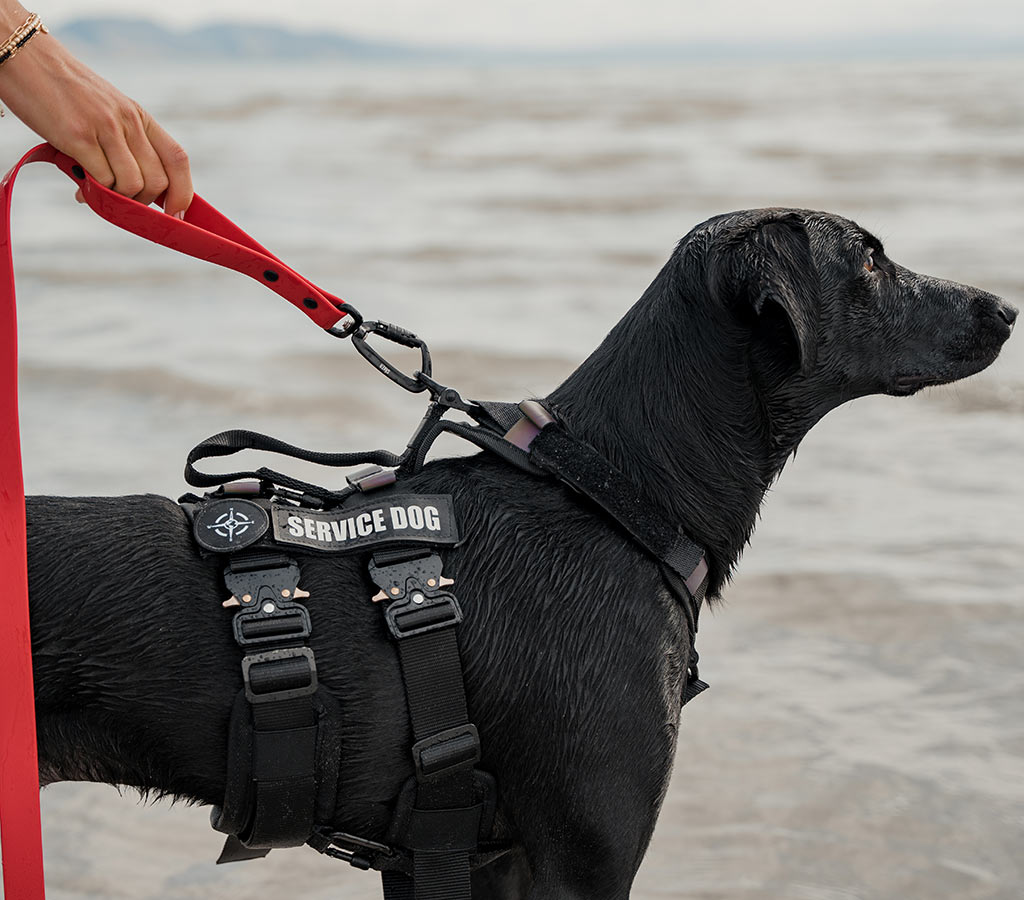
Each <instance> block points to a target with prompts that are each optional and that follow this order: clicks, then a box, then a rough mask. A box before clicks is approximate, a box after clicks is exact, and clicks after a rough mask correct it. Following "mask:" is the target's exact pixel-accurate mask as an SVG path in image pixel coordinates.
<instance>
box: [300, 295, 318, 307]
mask: <svg viewBox="0 0 1024 900" xmlns="http://www.w3.org/2000/svg"><path fill="white" fill-rule="evenodd" d="M302 305H303V306H304V307H306V309H316V308H317V306H318V305H319V304H318V303H317V302H316V300H314V299H313V298H312V297H303V298H302Z"/></svg>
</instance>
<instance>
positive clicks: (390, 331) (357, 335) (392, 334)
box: [352, 322, 430, 394]
mask: <svg viewBox="0 0 1024 900" xmlns="http://www.w3.org/2000/svg"><path fill="white" fill-rule="evenodd" d="M370 334H378V335H380V336H381V337H382V338H384V339H385V340H388V341H391V342H392V343H395V344H401V345H402V346H403V347H412V348H413V349H414V350H419V351H420V368H419V371H417V372H414V373H413V374H412V375H411V376H410V375H406V374H405V373H404V372H402V371H401V370H400V369H396V368H395V367H394V366H393V365H392V364H391V363H389V362H388V361H387V360H386V359H385V358H384V357H383V356H381V355H380V354H379V353H378V352H377V351H376V350H374V349H373V347H371V346H370V345H369V344H368V343H367V342H366V336H367V335H370ZM352 343H353V344H355V348H356V350H358V351H359V354H360V355H361V356H362V357H363V358H364V359H366V360H368V361H369V363H370V364H371V365H372V366H373V367H374V368H375V369H380V371H381V372H383V373H384V374H385V375H387V376H388V378H390V379H391V380H392V381H393V382H394V383H395V384H397V385H399V386H400V387H403V388H405V389H406V390H407V391H409V392H410V393H412V394H418V393H420V392H421V391H425V390H426V389H427V385H426V384H424V383H423V382H422V381H420V380H419V375H420V373H421V372H422V373H423V374H424V375H426V376H427V377H428V378H429V377H430V351H429V350H428V349H427V345H426V342H424V341H422V340H420V338H418V337H416V335H414V334H413V333H412V332H411V331H406V330H405V329H404V328H400V327H399V326H398V325H392V324H390V323H389V322H363V324H362V325H361V326H360V327H359V328H357V329H356V331H355V332H353V334H352Z"/></svg>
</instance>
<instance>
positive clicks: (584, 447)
mask: <svg viewBox="0 0 1024 900" xmlns="http://www.w3.org/2000/svg"><path fill="white" fill-rule="evenodd" d="M530 461H531V462H533V463H535V464H536V465H538V466H540V467H541V468H543V469H545V470H547V471H548V472H551V473H552V474H553V475H555V477H557V478H558V479H559V480H560V481H563V482H564V483H565V484H567V485H569V487H571V488H573V490H575V491H578V492H579V493H581V494H583V495H584V496H585V497H587V498H589V499H590V500H592V501H593V502H594V503H596V504H597V505H598V506H600V507H601V508H602V509H603V510H604V511H605V512H607V513H608V515H610V516H611V517H612V518H613V519H614V520H615V521H616V522H618V523H619V525H621V526H622V527H623V528H624V529H625V530H626V531H627V532H629V534H630V535H631V536H632V537H633V539H634V540H635V541H637V543H639V544H640V545H642V546H643V547H645V548H646V549H647V550H648V551H649V552H650V553H651V554H653V555H654V556H655V557H657V558H658V559H660V560H663V561H664V562H665V563H666V564H667V565H669V566H671V567H672V569H674V570H675V571H676V572H678V573H679V575H680V576H681V577H682V578H683V580H684V581H685V580H686V579H687V578H689V577H690V575H691V574H692V573H693V570H694V567H695V566H696V565H697V563H698V562H699V561H700V559H701V558H702V557H703V555H704V551H703V549H702V548H701V547H700V546H699V545H697V544H696V543H694V542H693V541H692V540H690V539H689V538H688V537H687V536H686V535H685V534H683V533H682V532H681V530H680V529H679V528H678V527H677V526H676V524H675V522H674V518H673V517H672V516H671V515H669V514H668V513H666V512H665V511H664V510H662V509H661V504H659V503H657V502H656V501H654V500H653V499H652V498H651V497H650V495H649V494H646V493H642V492H641V491H640V490H639V488H637V486H636V485H635V484H634V483H633V481H632V479H630V478H627V477H626V476H625V475H623V473H622V472H620V471H619V470H618V469H616V468H615V466H613V465H612V464H611V463H610V462H609V461H608V460H607V459H605V458H604V457H603V456H602V455H601V454H600V453H598V452H597V451H596V450H595V449H594V448H593V447H591V446H590V445H589V444H586V443H584V442H583V441H580V440H578V439H576V438H573V437H570V436H569V435H568V434H567V433H566V431H565V430H564V429H563V428H562V427H561V426H558V425H551V426H548V427H547V428H544V429H543V430H542V431H541V432H540V433H539V434H538V435H537V437H536V438H534V440H533V443H532V444H531V446H530Z"/></svg>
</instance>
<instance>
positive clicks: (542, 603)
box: [28, 210, 1016, 900]
mask: <svg viewBox="0 0 1024 900" xmlns="http://www.w3.org/2000/svg"><path fill="white" fill-rule="evenodd" d="M869 254H870V255H871V256H872V258H873V262H874V269H873V271H868V269H866V268H865V262H866V261H867V258H868V256H869ZM1015 314H1016V313H1015V311H1014V310H1013V308H1012V307H1010V306H1009V305H1008V304H1006V303H1004V302H1003V301H1001V300H999V299H998V298H996V297H994V296H992V295H990V294H986V293H985V292H983V291H980V290H977V289H975V288H971V287H966V286H963V285H958V284H953V283H951V282H944V281H939V280H936V279H932V278H927V277H925V276H921V275H917V274H915V273H912V272H910V271H908V270H906V269H904V268H902V267H900V266H898V265H896V264H895V263H893V262H891V261H890V260H889V259H888V257H887V256H886V255H885V253H884V252H883V250H882V247H881V244H880V242H879V241H878V240H877V239H875V238H873V237H872V236H871V235H869V234H867V233H866V232H865V231H864V230H863V229H861V228H859V227H858V226H857V225H855V224H854V223H852V222H849V221H847V220H845V219H841V218H839V217H837V216H833V215H829V214H825V213H818V212H808V211H800V210H755V211H748V212H741V213H734V214H731V215H728V216H721V217H717V218H715V219H712V220H710V221H708V222H706V223H704V224H703V225H701V226H698V227H697V228H696V229H694V230H693V231H692V232H691V233H690V234H689V235H687V237H686V238H684V239H683V241H681V242H680V244H679V246H678V247H677V249H676V250H675V252H674V253H673V255H672V257H671V259H670V260H669V261H668V263H667V264H666V266H665V267H664V268H663V269H662V271H661V272H660V273H659V274H658V276H657V277H656V278H655V280H654V282H653V284H652V285H651V286H650V287H649V288H648V289H647V291H646V292H645V294H644V295H643V297H642V298H641V299H640V301H639V302H638V303H637V304H636V305H635V306H634V307H633V309H632V310H630V312H629V313H628V314H627V315H626V317H625V318H624V319H623V320H622V321H621V322H620V323H619V324H618V325H617V326H616V327H615V329H614V330H613V331H612V332H611V334H610V335H609V336H608V338H607V339H606V340H605V341H604V343H603V344H602V345H601V346H600V347H599V348H598V350H597V351H596V352H595V353H594V354H593V355H592V356H590V357H589V358H588V359H587V360H586V361H585V362H584V363H583V365H581V366H580V368H579V369H578V370H577V371H576V372H575V373H574V374H573V375H572V376H570V377H569V379H568V380H567V381H566V382H565V383H564V384H563V385H561V386H560V387H559V388H557V389H556V390H555V391H554V392H553V393H552V394H551V395H550V397H549V398H548V399H549V401H550V404H551V405H552V406H553V408H554V409H555V410H557V412H558V414H559V416H560V417H562V418H563V419H564V421H565V422H566V423H567V424H568V425H569V426H570V427H571V428H572V429H573V430H574V431H575V432H576V433H577V434H579V435H580V436H582V437H584V438H585V439H586V440H588V441H590V442H591V443H592V444H593V445H594V446H595V447H597V448H598V449H599V450H601V451H602V452H603V453H605V454H606V455H607V456H608V457H609V458H610V459H611V460H613V461H614V462H615V463H616V464H617V465H618V466H620V467H621V468H622V469H624V470H627V471H629V472H632V473H634V475H635V476H636V477H637V478H639V479H642V480H643V482H644V483H645V484H646V485H647V486H648V487H649V489H650V491H651V492H652V493H653V494H657V496H658V497H659V498H660V499H661V501H662V502H663V503H664V504H666V505H667V506H668V507H669V508H670V509H671V510H672V511H673V512H674V513H675V514H676V515H677V516H678V520H679V521H680V522H682V523H685V524H686V526H687V528H688V529H689V531H690V533H691V534H692V535H693V537H695V538H696V539H697V540H698V541H700V542H701V543H702V544H704V545H705V546H706V547H707V548H708V551H709V561H710V566H711V578H712V581H711V591H710V593H711V595H712V596H717V595H718V594H719V593H720V591H721V589H722V587H723V585H724V584H725V582H726V580H727V579H728V577H729V573H730V571H731V569H732V567H733V565H734V564H735V562H736V560H737V558H738V556H739V554H740V552H741V550H742V548H743V546H744V545H745V543H746V542H747V540H748V539H749V537H750V534H751V531H752V529H753V527H754V522H755V519H756V516H757V511H758V507H759V505H760V502H761V500H762V498H763V495H764V492H765V490H766V489H767V487H768V486H769V484H770V483H771V482H772V480H773V479H774V478H775V477H776V476H777V475H778V474H779V472H780V470H781V469H782V466H783V464H784V462H785V461H786V459H787V457H788V456H789V455H790V454H791V453H792V452H793V451H794V450H795V448H796V446H797V444H798V443H799V441H800V440H801V438H802V437H803V436H804V435H805V434H806V433H807V431H808V429H810V427H811V426H812V425H813V424H814V423H815V422H816V421H818V419H820V418H821V417H822V416H823V415H824V414H825V413H826V412H828V411H829V410H830V409H832V408H834V407H836V406H838V405H839V404H840V403H843V402H845V401H847V400H850V399H853V398H855V397H858V396H863V395H866V394H872V393H891V394H906V393H912V392H913V391H914V390H916V389H918V388H919V387H921V386H923V385H924V384H935V383H941V382H947V381H952V380H955V379H957V378H962V377H965V376H967V375H970V374H972V373H974V372H977V371H979V370H981V369H983V368H984V367H985V366H987V365H988V364H989V363H991V362H992V361H993V360H994V359H995V357H996V355H997V354H998V352H999V348H1000V346H1001V345H1002V343H1003V341H1004V340H1005V339H1006V338H1007V337H1008V335H1009V333H1010V329H1011V325H1012V321H1013V318H1014V316H1015ZM408 487H409V489H410V490H414V491H417V492H426V493H429V492H434V491H436V492H450V493H452V494H454V495H455V502H456V509H457V510H458V511H459V515H460V519H461V525H462V530H463V532H464V534H465V535H466V536H467V537H468V539H467V540H466V543H465V544H464V545H463V546H462V547H460V548H459V549H457V550H454V551H451V552H449V553H447V554H446V573H447V574H451V575H453V576H454V577H455V579H456V587H455V590H456V592H457V594H458V596H459V597H460V599H461V600H462V602H463V605H464V607H465V610H466V621H465V624H464V626H463V627H462V628H461V637H460V640H461V646H462V653H463V659H464V662H465V670H466V683H467V689H468V693H469V702H470V709H471V714H472V718H473V720H474V721H475V722H476V723H477V724H478V725H479V728H480V733H481V735H482V740H483V754H484V756H483V767H484V768H486V769H487V770H489V771H491V772H493V773H494V774H495V775H496V776H497V780H498V783H499V785H500V790H501V801H500V809H499V815H498V821H497V825H496V836H497V837H500V838H506V839H508V840H511V841H513V842H515V844H516V845H517V847H518V848H519V849H518V850H517V851H515V852H513V853H512V854H509V855H508V856H506V857H504V858H503V859H501V860H499V861H498V862H497V863H495V864H493V865H492V866H490V867H488V868H487V869H484V870H481V872H479V873H478V874H477V876H476V879H477V884H476V887H477V893H476V894H475V896H479V897H491V898H513V897H529V898H533V900H537V898H584V897H586V898H589V900H601V898H608V900H612V898H625V897H628V895H629V890H630V885H631V883H632V880H633V877H634V874H635V873H636V870H637V867H638V866H639V864H640V861H641V859H642V858H643V855H644V851H645V850H646V847H647V844H648V841H649V839H650V836H651V833H652V831H653V828H654V823H655V819H656V817H657V813H658V809H659V806H660V803H661V800H662V797H663V795H664V791H665V789H666V785H667V783H668V778H669V772H670V769H671V766H672V759H673V756H674V753H675V750H676V744H677V738H678V727H679V711H680V707H679V698H680V692H681V689H682V673H683V671H684V669H685V665H686V661H687V655H688V653H689V646H688V639H687V631H686V627H685V622H684V618H683V615H682V613H681V610H680V609H679V608H678V607H677V606H676V604H675V602H674V601H673V600H672V598H671V597H670V595H669V594H668V592H667V591H666V590H665V587H664V586H663V584H662V581H661V579H660V577H659V574H658V568H657V566H656V565H655V564H654V562H653V561H652V560H651V559H649V558H648V557H646V556H645V555H644V553H643V552H641V551H640V550H639V549H638V548H637V547H636V546H635V545H634V544H632V543H631V542H630V541H628V540H625V539H624V538H623V537H622V535H621V534H620V532H619V531H618V529H617V528H616V526H614V525H613V524H612V523H610V522H608V521H606V520H605V519H604V518H602V516H601V515H599V514H596V513H595V511H594V510H593V509H592V508H590V507H588V506H587V505H585V504H583V503H581V502H580V501H579V500H578V499H577V498H576V497H574V496H572V495H570V494H569V493H568V492H567V491H566V490H564V489H562V488H559V487H557V486H556V485H554V484H553V483H551V482H549V481H541V480H536V479H533V478H532V477H530V476H528V475H525V474H523V473H521V472H519V471H517V470H515V469H513V468H511V467H509V466H507V465H505V464H503V463H501V462H499V461H498V460H496V459H495V458H493V457H491V456H488V455H479V456H475V457H471V458H467V459H457V460H439V461H436V462H433V463H431V464H429V465H428V466H427V467H426V469H425V470H424V471H423V472H422V473H421V474H420V475H419V476H417V477H416V478H415V479H413V480H412V482H411V483H410V484H409V485H408ZM28 527H29V578H30V584H31V604H32V636H33V653H34V662H35V670H36V694H37V711H38V722H39V748H40V780H41V782H43V783H48V782H52V781H58V780H91V781H103V782H110V783H115V784H125V785H132V786H136V787H139V788H142V789H145V790H149V791H155V792H160V793H163V794H169V795H173V796H177V797H182V798H187V799H189V800H194V801H198V802H201V803H219V802H220V801H221V799H222V797H223V792H224V767H225V759H226V750H225V744H226V729H227V722H228V716H229V711H230V709H231V704H232V700H233V698H234V696H235V693H236V692H237V691H238V689H239V687H240V684H241V681H240V671H239V665H238V660H239V653H238V649H237V647H236V646H235V644H234V642H233V640H232V638H231V635H230V627H229V622H230V617H231V613H230V612H229V611H225V610H224V609H222V608H221V605H220V601H221V600H222V599H224V596H225V592H224V589H223V583H222V581H221V579H220V577H219V572H218V565H217V563H216V562H215V561H212V560H204V559H201V558H200V557H199V556H198V554H197V553H196V552H195V549H194V547H193V543H192V541H191V538H190V536H189V532H188V528H187V527H186V523H185V519H184V516H183V514H182V512H181V511H180V509H179V508H178V507H177V505H176V504H174V503H172V502H171V501H169V500H166V499H164V498H160V497H155V496H135V497H124V498H84V499H67V498H50V497H38V498H32V499H30V501H29V504H28ZM111 534H116V535H118V539H117V541H116V542H115V541H113V540H111V539H110V537H109V535H111ZM302 571H303V587H305V588H306V589H307V590H309V591H310V592H311V594H312V597H311V598H310V600H309V601H308V605H309V607H310V610H311V612H312V615H313V620H314V623H315V631H314V636H313V639H312V641H311V644H312V646H313V647H314V649H315V651H316V656H317V661H318V668H319V671H320V677H321V683H322V684H323V685H325V686H326V687H327V688H328V689H330V690H331V691H332V692H334V694H335V695H336V696H337V698H338V699H339V700H340V702H341V704H342V707H343V709H344V712H345V721H344V729H345V733H344V747H345V751H344V755H343V760H342V767H341V769H342V784H341V789H340V792H339V796H338V803H337V817H336V823H335V824H336V825H337V826H338V827H339V828H340V829H341V830H344V831H348V832H353V833H357V834H362V835H364V836H366V837H370V838H374V837H377V838H379V837H380V836H381V835H382V834H383V831H384V829H385V826H386V824H387V822H388V819H389V808H390V802H391V800H392V798H394V797H395V795H396V793H397V791H398V787H399V785H400V784H401V783H402V782H403V781H404V780H405V779H406V778H407V777H408V776H409V775H410V772H411V769H410V761H409V749H408V748H409V744H410V737H409V726H408V720H407V713H406V710H405V705H404V696H403V692H402V686H401V681H400V678H399V671H398V663H397V660H396V657H395V652H394V648H393V646H392V645H391V644H390V643H389V641H388V639H387V638H386V637H385V632H384V628H383V623H382V619H381V616H380V611H379V609H377V607H376V606H375V605H374V604H371V603H370V602H369V597H370V595H371V594H372V593H373V592H374V590H375V589H374V588H373V587H372V586H371V584H370V582H369V580H368V578H367V576H366V574H365V561H364V560H363V559H362V558H361V557H359V556H356V557H352V558H348V557H346V558H340V557H333V558H332V557H326V556H312V555H310V556H306V557H304V558H303V560H302ZM143 613H144V614H143ZM702 702H714V701H713V700H704V701H702ZM250 865H259V863H251V864H250Z"/></svg>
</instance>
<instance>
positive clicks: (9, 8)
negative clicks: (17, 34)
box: [0, 2, 29, 42]
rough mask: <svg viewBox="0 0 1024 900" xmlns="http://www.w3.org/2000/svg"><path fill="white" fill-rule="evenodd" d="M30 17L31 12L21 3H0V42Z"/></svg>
mask: <svg viewBox="0 0 1024 900" xmlns="http://www.w3.org/2000/svg"><path fill="white" fill-rule="evenodd" d="M28 17H29V11H28V10H27V9H25V7H24V6H22V5H21V4H20V3H17V2H15V3H7V2H0V42H3V41H5V40H7V36H8V35H10V34H13V33H14V30H15V29H16V28H17V27H18V26H19V25H21V24H22V22H24V21H25V20H26V19H27V18H28Z"/></svg>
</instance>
